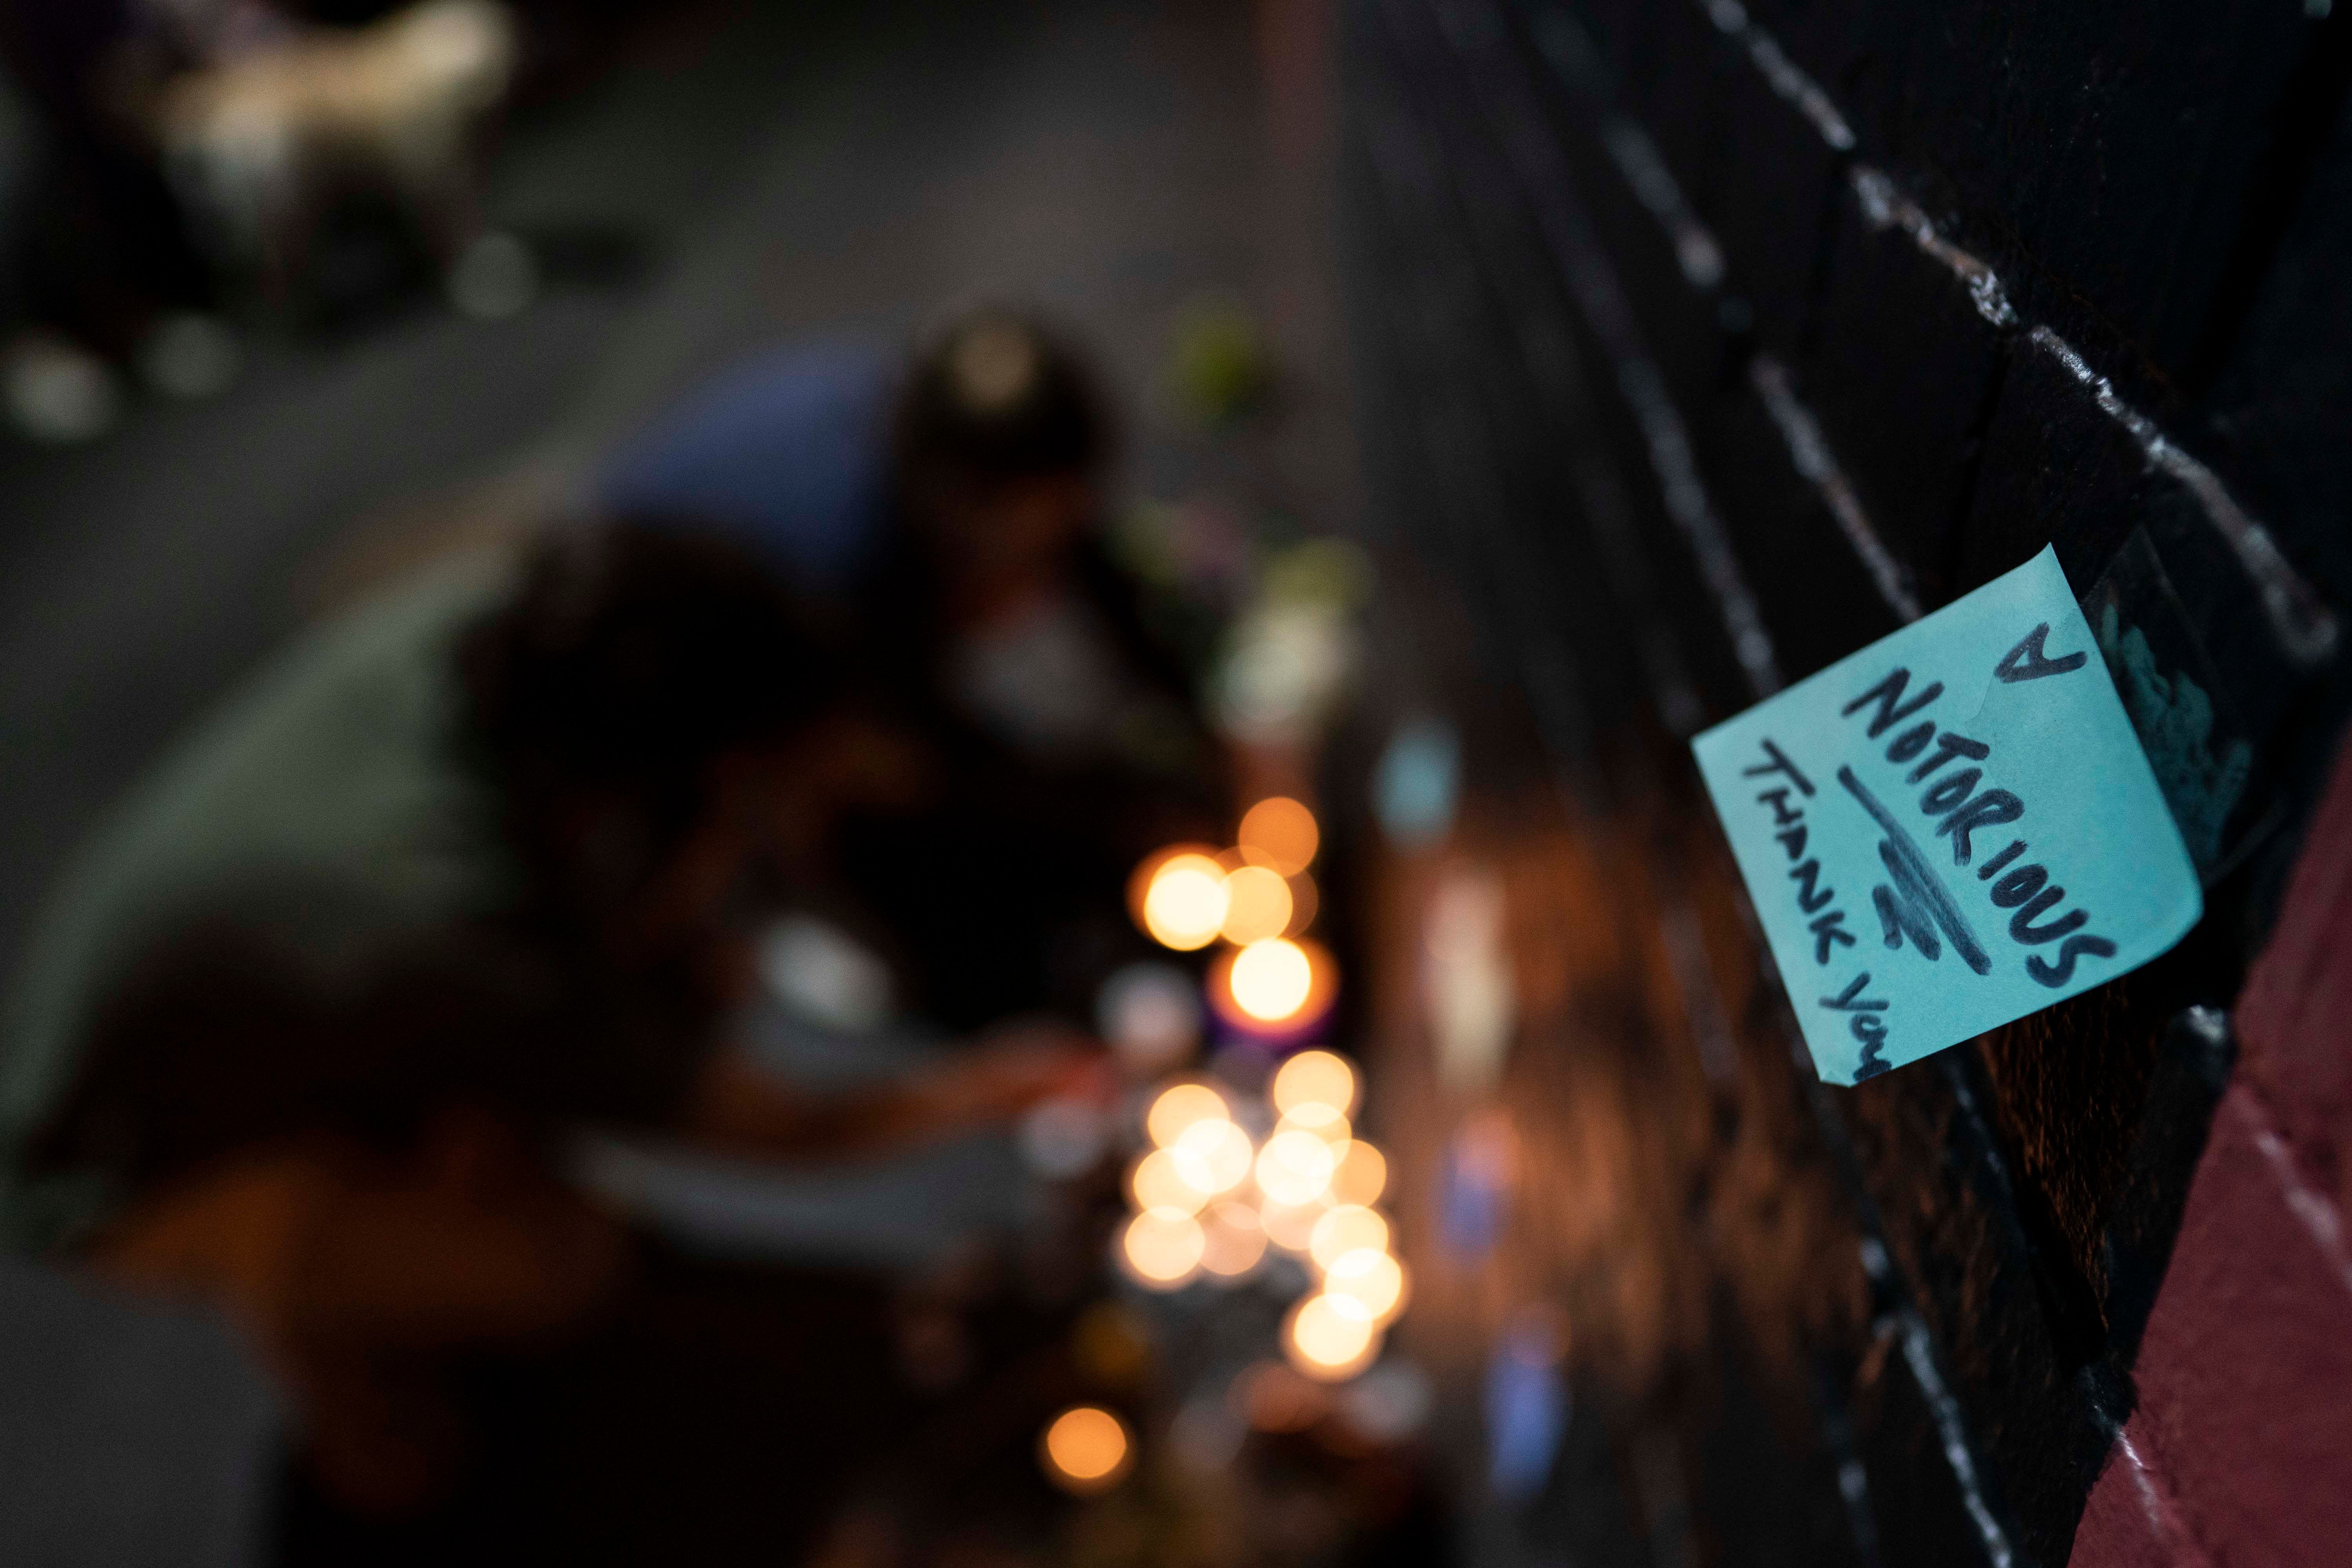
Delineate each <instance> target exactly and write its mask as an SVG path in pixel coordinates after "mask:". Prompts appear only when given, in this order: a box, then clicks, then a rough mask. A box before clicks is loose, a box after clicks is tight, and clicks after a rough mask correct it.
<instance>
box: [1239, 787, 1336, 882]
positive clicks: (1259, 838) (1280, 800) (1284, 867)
mask: <svg viewBox="0 0 2352 1568" xmlns="http://www.w3.org/2000/svg"><path fill="white" fill-rule="evenodd" d="M1238 837H1239V838H1240V840H1241V848H1242V853H1243V854H1244V855H1246V856H1247V857H1249V858H1250V860H1251V861H1252V863H1254V864H1255V865H1259V866H1264V867H1266V868H1269V869H1271V870H1275V871H1278V872H1280V873H1281V874H1282V875H1284V876H1286V877H1293V876H1297V874H1298V873H1299V872H1301V871H1304V870H1305V869H1307V867H1308V866H1310V865H1312V864H1314V862H1315V851H1316V850H1317V849H1318V848H1319V847H1321V846H1322V841H1323V835H1322V830H1321V829H1320V828H1318V827H1317V826H1316V825H1315V814H1314V813H1313V812H1311V811H1309V810H1307V807H1305V806H1304V805H1300V804H1299V803H1298V802H1297V801H1295V800H1292V799H1291V798H1290V797H1289V796H1287V795H1274V796H1271V797H1270V798H1268V799H1265V800H1262V801H1259V802H1258V803H1257V804H1256V805H1254V806H1251V807H1250V808H1249V810H1248V811H1247V812H1245V813H1244V815H1243V816H1242V826H1241V832H1240V834H1239V835H1238Z"/></svg>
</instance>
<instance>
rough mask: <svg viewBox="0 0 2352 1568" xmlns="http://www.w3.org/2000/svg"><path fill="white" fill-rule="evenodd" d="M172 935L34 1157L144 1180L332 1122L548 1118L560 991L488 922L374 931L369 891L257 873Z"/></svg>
mask: <svg viewBox="0 0 2352 1568" xmlns="http://www.w3.org/2000/svg"><path fill="white" fill-rule="evenodd" d="M228 902H229V903H230V905H231V906H232V907H231V908H230V909H228V910H224V911H222V912H220V913H217V914H215V915H211V916H208V917H206V918H204V919H201V920H198V921H194V922H192V923H190V924H188V925H185V926H184V927H181V928H179V929H178V930H177V931H175V932H174V933H173V934H172V935H170V936H168V937H166V938H164V939H163V940H161V941H159V942H156V943H155V944H153V945H152V946H151V947H150V948H149V949H148V950H147V952H145V954H144V955H143V956H142V958H140V959H139V960H138V961H136V962H135V963H132V964H131V967H130V968H129V970H127V971H126V972H125V973H124V974H123V977H122V979H121V983H120V984H116V985H114V986H113V987H111V989H110V994H109V995H108V997H107V999H106V1001H105V1002H104V1003H103V1005H101V1006H100V1009H99V1012H98V1016H97V1017H96V1018H95V1019H94V1020H93V1022H92V1027H91V1031H90V1037H89V1048H88V1049H87V1050H86V1051H85V1052H83V1053H82V1057H81V1059H80V1061H79V1065H78V1066H77V1068H75V1072H74V1076H73V1079H72V1081H71V1083H70V1084H69V1086H68V1090H67V1093H66V1094H65V1095H64V1096H63V1097H62V1098H61V1099H60V1100H59V1101H58V1105H57V1107H56V1109H55V1110H53V1111H52V1112H51V1113H50V1114H49V1116H48V1117H47V1119H46V1120H45V1121H44V1122H43V1124H42V1125H41V1127H40V1128H39V1129H38V1130H37V1131H36V1133H35V1135H34V1137H33V1140H32V1142H31V1143H30V1145H29V1147H28V1150H27V1157H26V1165H27V1167H28V1168H29V1169H31V1170H33V1171H35V1172H39V1173H68V1172H86V1173H92V1174H96V1175H98V1176H100V1177H101V1178H102V1179H103V1180H104V1181H105V1182H106V1183H107V1184H109V1186H110V1188H112V1189H113V1190H114V1191H115V1192H116V1193H117V1194H121V1195H123V1196H128V1195H130V1194H136V1193H140V1192H143V1191H148V1190H151V1189H152V1188H153V1187H154V1186H156V1185H158V1184H163V1183H166V1182H169V1181H171V1180H173V1179H174V1178H177V1177H179V1176H182V1175H184V1174H186V1173H190V1172H193V1171H196V1170H200V1169H202V1168H204V1167H205V1166H206V1165H208V1164H210V1163H213V1162H215V1161H216V1160H219V1159H222V1158H224V1157H226V1156H227V1155H229V1154H232V1153H234V1152H236V1151H238V1150H241V1149H247V1148H251V1147H254V1146H256V1145H259V1144H263V1143H267V1142H273V1141H275V1140H277V1139H280V1138H286V1137H291V1136H295V1135H298V1134H300V1133H305V1132H312V1131H328V1132H334V1133H340V1134H342V1135H346V1136H352V1137H357V1138H360V1139H362V1140H365V1141H367V1142H371V1143H373V1144H376V1145H377V1146H379V1147H383V1148H386V1149H396V1148H399V1147H402V1146H403V1145H404V1144H405V1143H406V1142H409V1141H410V1140H413V1139H414V1137H415V1133H416V1131H417V1129H418V1128H419V1127H420V1126H421V1125H422V1124H423V1122H424V1121H425V1119H426V1118H427V1117H428V1116H430V1115H431V1114H432V1113H433V1112H434V1111H435V1110H438V1109H440V1108H441V1107H442V1106H444V1105H446V1104H448V1103H451V1102H452V1101H459V1100H463V1101H467V1102H471V1103H475V1104H478V1105H480V1106H482V1107H483V1108H485V1109H493V1110H499V1111H502V1112H504V1113H507V1114H509V1116H511V1117H513V1118H514V1119H516V1120H517V1121H519V1122H522V1123H533V1122H539V1121H544V1120H545V1119H546V1117H547V1115H548V1114H549V1113H550V1112H551V1110H557V1109H560V1108H559V1107H555V1106H551V1105H549V1104H547V1103H545V1102H546V1101H547V1100H548V1099H549V1097H550V1094H551V1086H559V1087H560V1086H561V1085H562V1081H563V1079H562V1074H560V1073H559V1072H558V1071H556V1070H555V1069H556V1068H558V1067H559V1066H560V1065H561V1064H562V1053H565V1052H569V1051H571V1050H572V1049H575V1048H576V1042H577V1033H576V1031H575V1030H570V1029H565V1028H562V1027H560V1026H559V1014H558V1012H557V1003H558V1000H559V999H560V996H561V992H560V990H559V989H558V988H557V986H556V984H555V982H554V977H553V976H552V974H551V973H550V972H549V971H548V970H547V969H546V967H545V966H544V965H543V964H541V963H537V962H535V961H534V960H533V959H532V958H531V957H530V955H529V953H528V952H527V950H526V949H524V948H521V947H520V946H518V945H516V944H513V943H510V942H505V941H504V940H502V938H501V937H500V936H499V933H496V932H493V931H478V930H473V929H463V928H461V929H454V930H450V931H439V932H425V931H416V932H412V933H410V934H409V935H407V936H404V937H401V938H396V939H394V940H392V941H391V942H389V943H380V942H376V941H374V940H373V939H372V938H371V937H370V935H369V933H370V931H372V930H373V924H374V922H373V921H372V920H371V919H370V918H369V911H368V910H366V909H365V908H364V907H362V902H361V901H360V900H356V899H354V898H353V897H352V896H351V895H349V894H348V893H347V892H341V891H336V890H331V889H324V888H317V887H302V886H294V885H281V886H276V887H269V888H259V887H257V888H255V889H248V890H247V896H244V897H241V898H238V899H233V900H228Z"/></svg>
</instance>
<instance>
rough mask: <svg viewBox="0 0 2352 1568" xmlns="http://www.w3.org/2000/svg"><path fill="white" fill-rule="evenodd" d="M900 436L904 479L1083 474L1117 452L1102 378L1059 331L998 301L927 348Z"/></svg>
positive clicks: (910, 387) (902, 402)
mask: <svg viewBox="0 0 2352 1568" xmlns="http://www.w3.org/2000/svg"><path fill="white" fill-rule="evenodd" d="M893 434H894V440H895V443H896V447H897V457H898V471H899V474H900V476H901V481H902V483H905V484H907V485H908V487H909V488H910V489H914V490H916V491H918V492H920V491H922V490H924V489H929V488H931V487H934V486H937V485H940V484H941V483H951V482H954V481H956V480H959V479H1017V478H1024V477H1027V476H1032V475H1045V474H1068V473H1083V472H1087V471H1088V470H1090V469H1093V468H1097V467H1099V466H1100V465H1101V464H1102V463H1103V462H1104V460H1105V459H1106V458H1108V456H1109V451H1110V444H1111V443H1110V427H1109V421H1108V419H1107V418H1106V416H1105V415H1104V413H1103V405H1102V400H1101V398H1100V396H1099V395H1097V392H1096V390H1095V385H1094V381H1093V378H1092V376H1090V375H1089V374H1087V370H1086V367H1085V366H1084V365H1083V364H1082V363H1080V361H1079V360H1078V358H1077V356H1076V354H1075V353H1072V352H1071V351H1070V350H1069V348H1068V347H1067V346H1066V344H1064V343H1063V342H1061V340H1060V339H1058V338H1057V337H1055V335H1054V334H1053V333H1052V332H1050V331H1047V330H1046V329H1045V328H1044V327H1042V326H1040V325H1039V324H1038V323H1037V322H1036V321H1033V320H1031V319H1030V318H1028V317H1027V316H1024V315H1022V314H1020V313H1018V312H1015V311H1013V310H1005V309H1003V308H1002V307H998V306H989V307H985V308H983V309H981V310H971V311H968V312H966V313H965V314H963V315H961V316H959V317H957V318H956V319H955V320H954V321H950V323H948V325H947V326H946V327H944V328H943V329H941V330H940V331H939V332H938V333H937V335H935V336H934V337H932V338H931V339H930V340H929V342H926V343H925V344H923V345H922V347H921V348H920V349H919V351H918V352H917V353H916V356H915V362H914V366H913V369H912V370H911V372H910V373H909V374H908V378H907V382H906V384H905V386H904V387H903V388H902V389H901V390H900V393H899V396H898V417H897V425H896V429H895V431H894V433H893Z"/></svg>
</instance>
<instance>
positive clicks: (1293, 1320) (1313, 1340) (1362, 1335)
mask: <svg viewBox="0 0 2352 1568" xmlns="http://www.w3.org/2000/svg"><path fill="white" fill-rule="evenodd" d="M1379 1333H1380V1329H1379V1327H1378V1326H1377V1325H1375V1324H1374V1323H1372V1322H1371V1321H1370V1320H1368V1319H1364V1318H1357V1317H1350V1316H1349V1314H1348V1313H1346V1312H1344V1311H1342V1310H1339V1307H1338V1306H1337V1305H1336V1304H1335V1303H1334V1302H1333V1301H1332V1300H1331V1298H1330V1297H1328V1296H1309V1297H1308V1298H1307V1300H1304V1301H1301V1302H1300V1303H1299V1304H1298V1306H1297V1310H1294V1311H1293V1312H1292V1313H1291V1314H1290V1321H1289V1323H1288V1324H1286V1326H1285V1328H1284V1331H1283V1336H1282V1338H1283V1349H1284V1350H1285V1351H1286V1352H1288V1354H1289V1357H1290V1363H1291V1365H1293V1366H1295V1367H1297V1369H1298V1370H1299V1371H1301V1372H1303V1373H1306V1374H1307V1376H1309V1377H1313V1378H1319V1379H1324V1380H1327V1381H1328V1380H1334V1379H1338V1378H1343V1377H1350V1376H1353V1375H1354V1374H1355V1373H1358V1372H1360V1371H1361V1370H1363V1368H1364V1367H1365V1366H1366V1365H1367V1364H1369V1363H1370V1361H1371V1359H1372V1356H1373V1355H1374V1354H1375V1353H1376V1352H1377V1351H1378V1348H1379V1347H1378V1344H1377V1340H1378V1336H1379Z"/></svg>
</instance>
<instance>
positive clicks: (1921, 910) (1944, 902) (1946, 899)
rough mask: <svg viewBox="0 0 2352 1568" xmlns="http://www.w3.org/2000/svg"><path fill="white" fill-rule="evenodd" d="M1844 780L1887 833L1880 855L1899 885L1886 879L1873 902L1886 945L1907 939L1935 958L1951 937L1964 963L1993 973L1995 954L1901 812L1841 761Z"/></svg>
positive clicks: (1873, 895) (1922, 953)
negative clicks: (1889, 806) (1901, 819)
mask: <svg viewBox="0 0 2352 1568" xmlns="http://www.w3.org/2000/svg"><path fill="white" fill-rule="evenodd" d="M1838 783H1840V784H1843V785H1844V786H1845V788H1846V792H1847V793H1848V794H1850V795H1853V798H1854V799H1856V800H1857V801H1860V802H1861V803H1862V808H1863V809H1864V811H1866V812H1868V813H1870V815H1871V817H1872V818H1873V819H1874V821H1876V822H1877V824H1878V826H1880V828H1882V829H1883V830H1884V831H1885V834H1886V837H1884V838H1882V839H1880V840H1879V841H1878V858H1879V859H1880V861H1881V862H1883V863H1884V864H1885V867H1886V871H1887V875H1888V877H1889V878H1890V879H1892V880H1893V882H1894V886H1893V887H1891V888H1890V887H1889V886H1887V884H1886V883H1885V882H1881V883H1879V884H1878V885H1877V886H1875V887H1874V888H1873V889H1871V893H1870V897H1871V902H1872V903H1873V904H1874V905H1876V906H1877V909H1878V919H1879V924H1880V927H1881V929H1882V930H1883V931H1884V932H1885V938H1886V945H1887V946H1889V947H1901V946H1902V945H1903V943H1904V942H1905V941H1906V939H1907V940H1909V942H1911V944H1912V945H1913V946H1915V947H1916V948H1917V949H1918V950H1919V955H1920V956H1921V957H1922V958H1925V959H1927V960H1928V961H1929V962H1931V963H1932V962H1934V961H1935V960H1937V959H1938V958H1940V957H1941V956H1942V955H1943V942H1950V943H1951V944H1952V951H1953V952H1957V953H1958V954H1959V955H1960V962H1961V963H1965V964H1967V965H1968V966H1969V968H1970V969H1973V970H1975V971H1976V972H1977V973H1979V974H1990V973H1992V956H1991V955H1990V953H1988V952H1985V950H1984V944H1983V943H1982V942H1979V940H1978V939H1977V933H1976V931H1975V929H1974V928H1973V927H1971V926H1970V925H1969V921H1968V917H1967V916H1966V915H1964V914H1962V913H1961V912H1960V906H1959V905H1958V903H1957V902H1956V901H1954V900H1953V898H1952V895H1951V893H1950V891H1949V890H1948V889H1946V888H1945V886H1944V884H1943V881H1942V879H1940V878H1938V877H1937V875H1936V870H1935V868H1934V867H1932V866H1930V865H1928V864H1927V857H1926V856H1925V855H1923V854H1921V853H1920V852H1919V846H1918V845H1917V844H1916V843H1914V842H1913V841H1912V838H1911V835H1910V834H1909V833H1907V832H1906V831H1905V830H1904V827H1903V825H1902V824H1901V823H1900V822H1897V821H1896V820H1895V814H1894V813H1893V812H1891V811H1889V810H1887V809H1886V807H1885V805H1882V804H1881V803H1880V801H1879V799H1878V797H1877V796H1876V795H1873V794H1871V793H1870V791H1869V790H1868V789H1867V788H1865V787H1864V784H1863V782H1862V781H1861V780H1860V779H1858V778H1856V777H1854V774H1853V768H1851V767H1848V766H1846V765H1844V764H1843V763H1841V764H1840V765H1839V767H1838ZM1938 931H1940V932H1942V941H1941V942H1939V941H1937V934H1936V933H1937V932H1938Z"/></svg>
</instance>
